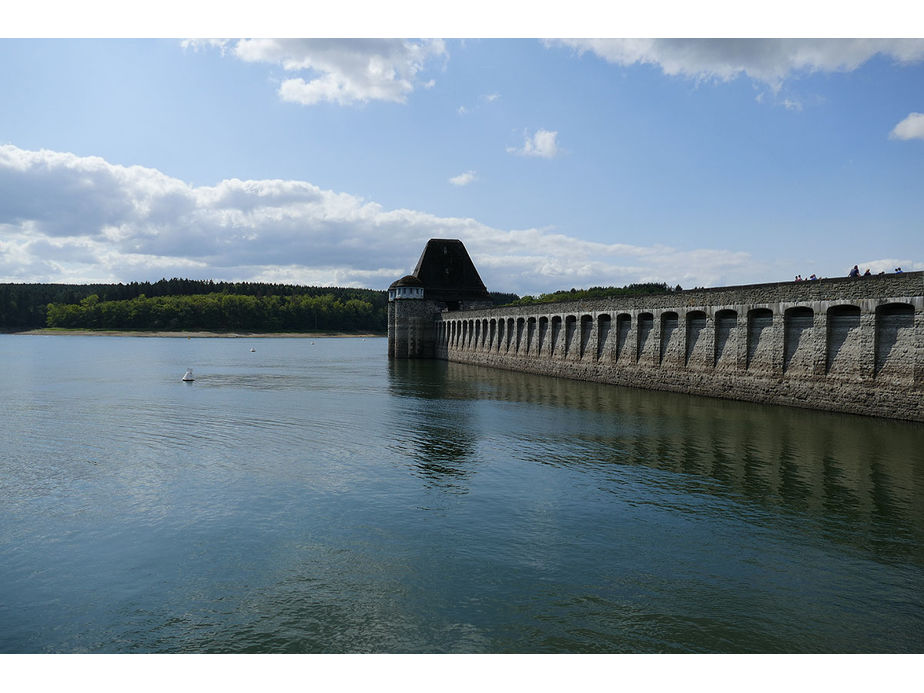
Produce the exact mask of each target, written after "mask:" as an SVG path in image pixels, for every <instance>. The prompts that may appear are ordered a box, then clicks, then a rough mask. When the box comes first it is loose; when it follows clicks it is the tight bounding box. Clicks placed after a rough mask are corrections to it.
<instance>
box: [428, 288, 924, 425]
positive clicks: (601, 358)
mask: <svg viewBox="0 0 924 693" xmlns="http://www.w3.org/2000/svg"><path fill="white" fill-rule="evenodd" d="M922 276H924V275H922V273H920V272H916V273H907V274H905V275H903V276H902V275H890V276H886V277H874V278H866V279H860V280H839V279H838V280H827V281H820V282H811V283H808V282H802V283H799V284H793V283H787V284H771V285H757V286H751V287H733V288H727V289H710V290H699V291H695V290H694V291H684V292H677V293H671V294H664V295H657V296H642V297H634V298H630V299H603V300H597V301H586V302H572V303H556V304H533V305H527V306H509V307H502V308H495V309H491V310H479V311H458V312H444V313H442V314H441V315H440V316H439V318H438V319H437V321H436V325H435V329H436V334H435V337H436V355H437V357H440V358H446V359H449V360H453V361H462V362H469V363H479V364H482V365H490V366H498V367H502V368H510V369H514V370H525V371H531V372H536V373H546V374H549V375H560V376H566V377H575V378H581V379H587V380H598V381H603V382H612V383H618V384H623V385H631V386H636V387H646V388H653V389H665V390H674V391H682V392H691V393H695V394H705V395H712V396H720V397H730V398H733V399H748V400H752V401H766V402H775V403H782V404H795V405H798V406H808V407H814V408H822V409H833V410H838V411H851V412H855V413H864V414H875V415H879V416H893V417H895V418H906V419H913V420H924V417H922V404H921V400H922V390H924V345H922V343H924V295H922V294H924V292H922V284H924V279H922Z"/></svg>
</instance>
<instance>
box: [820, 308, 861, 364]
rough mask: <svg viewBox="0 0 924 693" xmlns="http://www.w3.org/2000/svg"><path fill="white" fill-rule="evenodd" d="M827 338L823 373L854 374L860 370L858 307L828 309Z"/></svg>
mask: <svg viewBox="0 0 924 693" xmlns="http://www.w3.org/2000/svg"><path fill="white" fill-rule="evenodd" d="M827 337H828V338H827V349H826V350H825V372H826V373H828V374H829V375H847V374H853V373H856V372H857V371H858V370H859V368H860V349H861V343H860V342H861V340H860V307H859V306H855V305H852V304H843V305H839V306H832V307H830V308H828V334H827Z"/></svg>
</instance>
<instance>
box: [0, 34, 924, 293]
mask: <svg viewBox="0 0 924 693" xmlns="http://www.w3.org/2000/svg"><path fill="white" fill-rule="evenodd" d="M608 28H609V27H608ZM242 33H243V32H242ZM306 33H307V32H306ZM449 33H451V32H447V33H446V34H444V35H447V34H449ZM127 35H128V34H127ZM0 93H2V94H3V95H4V96H3V106H2V107H0V282H68V283H88V282H131V281H156V280H157V279H160V278H162V277H164V278H170V277H188V278H192V279H215V280H227V281H269V282H285V283H298V284H310V285H321V286H324V285H330V286H354V287H366V288H374V289H384V288H387V286H388V285H389V284H390V283H391V282H392V281H394V280H395V279H397V278H399V277H401V276H403V275H405V274H408V273H410V272H411V271H412V270H413V268H414V265H415V264H416V262H417V259H418V257H419V256H420V253H421V251H422V250H423V247H424V245H425V244H426V241H427V240H428V239H429V238H459V239H461V240H462V241H463V242H464V243H465V245H466V247H467V249H468V251H469V254H470V255H471V256H472V259H473V260H474V262H475V265H476V267H477V268H478V270H479V273H480V274H481V277H482V279H483V281H484V283H485V285H486V286H487V287H488V289H490V290H492V291H503V292H515V293H518V294H521V295H524V294H538V293H543V292H549V291H555V290H559V289H569V288H572V287H575V288H586V287H590V286H623V285H626V284H631V283H635V282H648V281H655V282H662V281H663V282H666V283H668V284H669V285H670V286H674V285H676V284H680V285H681V286H683V287H684V288H692V287H694V286H726V285H737V284H749V283H758V282H767V281H788V280H792V279H793V278H794V276H795V275H797V274H801V275H802V276H804V277H807V276H809V275H810V274H812V273H815V274H817V275H818V276H819V277H831V276H845V275H846V274H847V272H848V271H849V269H850V268H851V267H853V265H854V264H858V265H859V266H860V269H861V270H865V269H866V268H870V269H871V270H872V271H873V273H878V272H880V271H887V272H891V271H892V270H893V269H894V268H895V267H897V266H901V267H902V268H903V269H904V270H905V271H908V270H913V269H919V270H924V243H922V238H924V234H922V230H924V40H922V39H802V38H793V39H773V38H761V39H734V38H721V39H702V38H700V39H661V40H658V39H640V38H633V39H606V40H604V39H581V40H554V39H542V40H540V39H535V38H518V39H498V38H482V39H467V38H465V39H463V38H446V39H395V38H387V37H381V38H374V39H331V38H326V39H325V38H322V39H280V40H276V39H271V38H253V39H223V40H203V39H185V38H182V37H177V38H164V39H151V38H139V39H119V38H95V39H77V38H52V39H39V38H2V39H0Z"/></svg>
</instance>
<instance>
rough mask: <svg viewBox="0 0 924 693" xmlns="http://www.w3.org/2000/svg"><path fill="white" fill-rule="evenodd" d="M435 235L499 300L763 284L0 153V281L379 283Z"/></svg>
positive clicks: (602, 252) (278, 188)
mask: <svg viewBox="0 0 924 693" xmlns="http://www.w3.org/2000/svg"><path fill="white" fill-rule="evenodd" d="M471 173H473V174H474V172H471ZM463 175H465V174H463ZM39 201H40V202H39ZM430 238H459V239H462V241H463V242H464V243H465V244H466V247H467V248H468V250H469V253H470V254H471V255H472V258H473V259H474V261H475V264H476V266H477V267H478V269H479V271H480V273H481V276H482V279H483V280H484V282H485V284H486V285H487V286H488V288H490V289H495V290H498V291H516V292H518V293H541V292H545V291H552V290H557V289H560V288H565V287H570V286H592V285H613V284H616V285H620V286H621V285H624V284H629V283H632V282H638V281H652V280H653V281H666V282H668V283H670V284H674V283H678V282H679V283H681V284H682V285H684V286H693V285H714V284H716V283H729V282H731V283H735V282H738V283H744V282H745V281H755V280H759V279H760V277H754V275H753V266H754V265H753V262H752V260H751V258H750V257H749V255H748V254H747V253H743V252H734V251H731V250H712V249H699V250H692V251H683V250H679V249H675V248H669V247H662V246H637V245H631V244H623V243H597V242H589V241H584V240H581V239H578V238H575V237H573V236H568V235H565V234H560V233H555V232H553V231H551V230H547V229H521V230H503V229H497V228H492V227H489V226H487V225H485V224H482V223H480V222H478V221H476V220H475V219H468V218H456V217H438V216H435V215H432V214H428V213H426V212H421V211H416V210H411V209H394V210H386V209H384V208H382V207H381V206H380V205H378V204H376V203H374V202H368V201H365V200H363V199H362V198H359V197H357V196H355V195H350V194H348V193H337V192H334V191H331V190H322V189H320V188H318V187H317V186H315V185H312V184H311V183H308V182H305V181H294V180H249V181H242V180H237V179H230V180H224V181H222V182H220V183H219V184H217V185H214V186H203V187H194V186H191V185H189V184H187V183H185V182H183V181H181V180H177V179H176V178H171V177H169V176H167V175H165V174H163V173H161V172H160V171H157V170H154V169H150V168H144V167H141V166H131V167H124V166H117V165H114V164H111V163H109V162H107V161H105V160H103V159H101V158H98V157H78V156H75V155H73V154H67V153H61V152H53V151H45V150H43V151H28V150H23V149H19V148H17V147H15V146H13V145H0V282H2V281H18V282H28V281H46V282H55V281H57V282H87V281H101V282H102V281H123V282H127V281H135V280H137V281H143V280H157V279H160V278H161V277H164V276H166V277H171V276H180V277H190V278H194V279H209V278H211V279H217V280H231V281H285V282H295V283H303V284H313V285H339V286H366V287H372V288H382V287H385V286H388V284H390V283H391V282H392V281H393V280H394V279H395V278H397V277H400V276H401V275H403V274H407V272H408V271H410V269H411V268H413V265H414V262H415V261H416V259H417V257H418V256H419V255H420V252H421V250H422V249H423V248H424V246H425V245H426V242H427V240H428V239H430ZM691 268H692V269H691Z"/></svg>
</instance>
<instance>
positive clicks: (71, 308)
mask: <svg viewBox="0 0 924 693" xmlns="http://www.w3.org/2000/svg"><path fill="white" fill-rule="evenodd" d="M491 296H492V298H493V300H494V302H495V304H503V303H509V302H510V301H513V300H516V299H517V298H518V297H517V295H516V294H503V293H496V292H495V293H492V294H491ZM387 301H388V295H387V293H386V292H385V291H376V290H373V289H348V288H339V287H317V286H299V285H293V284H269V283H261V282H215V281H211V280H208V281H203V280H194V279H176V278H174V279H161V280H160V281H157V282H131V283H130V284H0V329H5V330H13V331H15V330H25V329H35V328H41V327H69V328H81V329H136V330H143V329H152V330H154V329H162V330H197V329H201V330H251V331H263V332H296V331H298V332H301V331H315V330H317V331H337V332H351V331H361V332H379V333H384V332H385V330H386V322H387V318H386V315H387Z"/></svg>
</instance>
